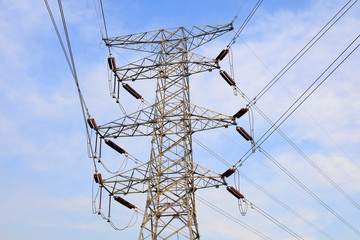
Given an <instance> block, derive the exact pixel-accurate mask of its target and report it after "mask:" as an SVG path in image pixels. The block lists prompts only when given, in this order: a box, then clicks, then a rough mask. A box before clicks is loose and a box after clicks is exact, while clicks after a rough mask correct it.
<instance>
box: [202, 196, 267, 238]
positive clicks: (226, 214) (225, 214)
mask: <svg viewBox="0 0 360 240" xmlns="http://www.w3.org/2000/svg"><path fill="white" fill-rule="evenodd" d="M196 199H198V200H199V201H200V202H202V203H204V204H205V205H207V206H208V207H210V208H212V209H213V210H215V211H217V212H218V213H220V214H221V215H223V216H225V217H227V218H228V219H230V220H232V221H233V222H235V223H237V224H239V225H240V226H242V227H244V228H246V229H247V230H249V231H250V232H252V233H254V234H256V235H258V236H259V237H262V238H264V239H269V240H270V239H271V238H270V237H268V236H266V235H265V234H263V233H261V232H259V231H258V230H256V229H254V228H252V227H250V226H249V225H247V224H246V223H243V222H242V221H240V220H239V219H237V218H235V217H233V216H232V215H230V214H229V213H227V212H225V211H224V210H222V209H221V208H219V207H217V206H215V205H214V204H211V203H210V202H208V201H206V200H205V199H204V198H202V197H200V196H196Z"/></svg>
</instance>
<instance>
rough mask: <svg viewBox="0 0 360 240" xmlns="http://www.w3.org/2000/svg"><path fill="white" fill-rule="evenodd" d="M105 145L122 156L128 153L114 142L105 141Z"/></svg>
mask: <svg viewBox="0 0 360 240" xmlns="http://www.w3.org/2000/svg"><path fill="white" fill-rule="evenodd" d="M105 143H106V144H107V145H108V146H110V147H111V148H112V149H114V150H115V151H117V152H119V153H120V154H123V153H126V151H125V150H124V149H123V148H121V147H120V146H118V145H116V144H115V143H114V142H113V141H111V140H107V139H105Z"/></svg>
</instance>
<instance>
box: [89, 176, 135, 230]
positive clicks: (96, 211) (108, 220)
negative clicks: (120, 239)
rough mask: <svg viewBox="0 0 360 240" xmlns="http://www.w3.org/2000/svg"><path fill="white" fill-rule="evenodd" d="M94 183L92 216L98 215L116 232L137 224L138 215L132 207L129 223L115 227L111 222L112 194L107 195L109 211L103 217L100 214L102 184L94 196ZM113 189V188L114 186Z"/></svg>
mask: <svg viewBox="0 0 360 240" xmlns="http://www.w3.org/2000/svg"><path fill="white" fill-rule="evenodd" d="M94 182H95V181H92V213H93V214H98V215H100V216H101V217H102V218H103V219H104V220H106V221H107V222H108V223H109V224H110V225H111V227H112V228H113V229H114V230H116V231H123V230H125V229H127V228H131V227H133V226H134V225H135V224H136V223H137V220H138V214H139V211H138V209H137V208H136V207H134V208H133V209H134V213H133V215H132V216H131V218H130V220H129V222H128V224H127V225H125V227H117V226H116V225H115V224H114V223H113V222H112V221H111V220H110V218H111V199H112V196H113V194H112V193H110V194H109V204H108V205H109V207H108V209H109V211H108V216H105V215H104V214H103V213H102V211H101V210H102V189H103V186H102V184H101V185H99V188H98V190H97V192H96V194H95V195H94ZM114 187H115V186H114ZM98 197H99V207H98V208H97V207H96V205H97V202H96V201H97V198H98ZM134 217H135V220H134Z"/></svg>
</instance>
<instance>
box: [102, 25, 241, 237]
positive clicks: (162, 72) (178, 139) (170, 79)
mask: <svg viewBox="0 0 360 240" xmlns="http://www.w3.org/2000/svg"><path fill="white" fill-rule="evenodd" d="M232 29H233V27H232V24H226V25H215V26H208V25H207V26H201V27H197V26H195V27H180V28H173V29H166V30H163V29H162V30H158V31H151V32H144V33H139V34H130V35H126V36H121V37H115V38H108V39H105V42H106V45H107V46H109V47H111V48H114V47H118V48H125V49H131V50H136V51H142V52H149V53H152V54H151V55H150V56H148V57H145V58H143V59H141V60H138V61H136V62H133V63H130V64H128V65H126V66H122V67H118V68H116V67H115V66H114V69H113V72H114V76H115V80H114V92H113V94H114V95H115V91H116V85H117V84H124V83H125V82H127V81H135V80H140V79H147V80H149V79H156V81H157V87H156V99H155V103H154V104H153V105H151V106H148V107H146V108H144V109H142V110H139V111H137V112H135V113H132V114H129V115H126V116H124V117H122V118H120V119H117V120H115V121H112V122H110V123H107V124H104V125H101V126H98V127H96V131H97V134H99V136H100V138H101V139H105V140H107V139H110V138H118V137H132V136H152V140H151V156H150V161H149V162H147V163H145V164H143V165H141V166H138V167H136V168H133V169H130V170H127V171H124V172H122V173H120V174H116V175H114V176H111V177H110V178H106V179H103V180H101V182H100V183H101V185H102V187H104V188H105V189H106V190H108V192H109V193H110V195H112V196H123V195H126V194H131V193H147V201H146V209H145V215H144V219H143V222H142V224H141V231H140V236H139V239H180V238H181V239H200V234H199V229H198V223H197V218H196V208H195V191H196V190H198V189H202V188H209V187H218V186H220V185H225V184H226V182H225V181H224V179H223V178H221V176H220V175H219V174H217V173H214V172H212V171H210V170H208V169H206V168H204V167H202V166H200V165H198V164H196V163H195V162H194V161H193V150H192V134H193V133H195V132H198V131H204V130H210V129H214V128H220V127H227V126H229V125H235V124H236V123H235V120H234V119H233V117H231V116H226V115H223V114H220V113H216V112H214V111H211V110H208V109H205V108H202V107H199V106H195V105H193V104H191V103H190V92H189V91H190V90H189V77H190V76H191V75H193V74H196V73H200V72H205V71H212V70H214V69H220V67H219V64H218V61H217V60H214V59H210V58H206V57H203V56H200V55H198V54H195V53H194V52H192V50H194V49H195V48H198V47H199V46H201V45H204V44H206V43H208V42H210V41H211V40H213V39H215V38H217V37H219V36H221V35H222V34H224V33H226V32H228V31H230V30H232ZM110 189H111V191H110Z"/></svg>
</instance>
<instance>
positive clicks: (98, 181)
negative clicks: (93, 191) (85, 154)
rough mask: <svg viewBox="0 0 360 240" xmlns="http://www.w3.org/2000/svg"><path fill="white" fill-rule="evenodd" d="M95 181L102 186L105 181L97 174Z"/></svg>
mask: <svg viewBox="0 0 360 240" xmlns="http://www.w3.org/2000/svg"><path fill="white" fill-rule="evenodd" d="M94 180H95V182H96V183H100V184H102V183H103V179H102V177H101V173H95V174H94Z"/></svg>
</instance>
